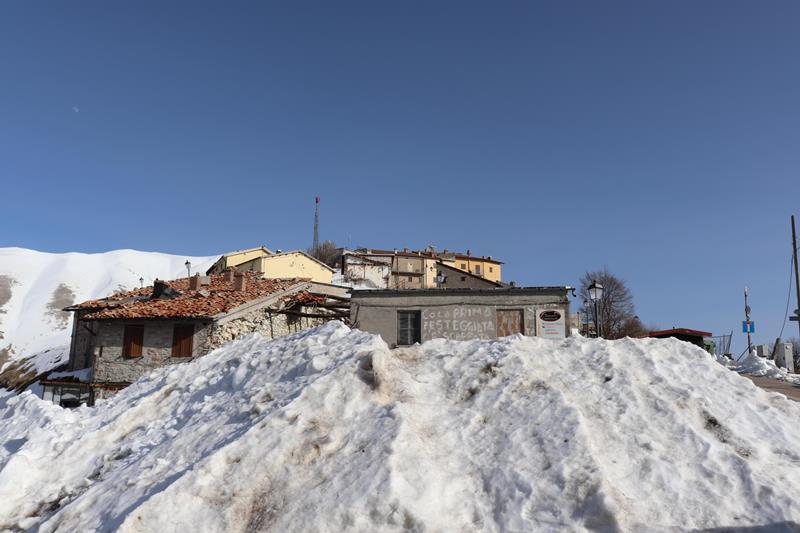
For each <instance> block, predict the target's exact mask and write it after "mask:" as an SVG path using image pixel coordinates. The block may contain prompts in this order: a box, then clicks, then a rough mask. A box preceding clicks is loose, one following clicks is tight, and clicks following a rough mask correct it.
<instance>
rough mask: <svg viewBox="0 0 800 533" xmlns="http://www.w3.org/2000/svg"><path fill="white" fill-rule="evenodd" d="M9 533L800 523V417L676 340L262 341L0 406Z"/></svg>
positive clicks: (4, 517)
mask: <svg viewBox="0 0 800 533" xmlns="http://www.w3.org/2000/svg"><path fill="white" fill-rule="evenodd" d="M0 394H2V395H1V396H0V419H1V420H2V423H0V530H4V529H7V530H12V531H13V530H28V529H30V530H35V531H39V532H48V531H64V532H74V531H81V532H86V531H122V532H153V531H158V532H167V531H181V532H183V531H204V532H205V531H220V532H223V531H224V532H239V531H241V532H244V531H275V532H294V531H323V532H339V531H363V532H372V531H459V532H461V531H584V530H596V531H684V530H691V529H693V528H712V527H733V528H740V527H745V526H751V525H759V526H766V529H765V530H769V531H782V530H786V531H789V530H793V529H792V528H793V527H794V525H796V524H795V523H800V505H797V503H796V501H797V498H798V496H799V495H800V424H798V420H800V404H797V403H794V402H792V401H790V400H788V399H786V398H785V397H784V396H781V395H778V394H774V393H768V392H765V391H763V390H761V389H758V388H756V387H755V386H754V385H753V384H752V383H751V382H750V381H749V380H748V379H746V378H743V377H741V376H739V375H738V374H736V373H735V372H731V371H729V370H727V369H726V368H725V367H723V366H722V365H719V364H718V363H716V362H715V361H714V360H713V359H712V358H711V357H710V356H709V355H708V354H707V353H706V352H704V351H702V350H701V349H699V348H696V347H694V346H692V345H690V344H687V343H683V342H680V341H677V340H672V339H667V340H659V339H648V340H622V341H603V340H592V339H583V338H571V339H566V340H563V341H552V340H544V339H536V338H526V337H521V336H516V337H508V338H505V339H501V340H498V341H472V342H457V341H445V340H439V341H431V342H428V343H425V344H424V345H423V346H421V347H419V346H417V347H411V348H408V349H402V350H396V351H390V350H389V349H388V348H387V346H386V345H385V344H384V343H383V341H382V340H381V339H380V338H379V337H376V336H373V335H370V334H367V333H364V332H360V331H357V330H352V331H351V330H350V329H348V328H347V327H346V326H344V325H343V324H341V323H335V322H332V323H328V324H326V325H324V326H320V327H319V328H316V329H313V330H308V331H306V332H302V333H299V334H296V335H293V336H291V337H285V338H282V339H277V340H275V341H266V340H265V339H263V338H262V337H259V336H258V335H255V334H253V335H250V336H248V337H244V338H242V339H239V340H236V341H233V342H232V343H230V344H228V345H226V346H223V347H222V348H220V349H218V350H216V351H215V352H212V353H211V354H209V355H207V356H205V357H202V358H199V359H197V360H195V361H193V362H191V363H187V364H181V365H176V366H171V367H165V368H162V369H158V370H156V371H155V372H153V373H152V374H150V375H149V376H146V377H144V378H142V379H141V380H139V381H138V382H136V383H135V384H133V385H132V386H130V387H129V388H127V389H125V390H123V391H122V392H121V393H119V394H118V395H116V396H115V397H113V398H111V399H109V400H107V401H105V402H102V403H100V404H99V405H98V406H97V407H94V408H89V407H81V408H79V409H76V410H65V409H62V408H60V407H57V406H56V405H53V404H51V403H48V402H44V401H42V400H40V399H38V398H37V397H36V396H34V395H32V394H31V393H29V392H25V393H23V394H21V395H12V394H10V393H5V392H4V393H0Z"/></svg>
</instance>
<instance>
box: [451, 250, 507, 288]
mask: <svg viewBox="0 0 800 533" xmlns="http://www.w3.org/2000/svg"><path fill="white" fill-rule="evenodd" d="M441 261H442V262H443V263H446V264H449V265H451V266H453V267H454V268H459V269H461V270H466V271H467V272H471V273H472V274H475V275H478V276H481V277H483V278H486V279H488V280H491V281H498V282H499V281H502V279H503V270H502V267H503V265H501V264H498V263H494V262H492V261H488V260H486V259H485V258H482V257H472V256H469V257H453V258H446V259H444V258H443V259H442V260H441Z"/></svg>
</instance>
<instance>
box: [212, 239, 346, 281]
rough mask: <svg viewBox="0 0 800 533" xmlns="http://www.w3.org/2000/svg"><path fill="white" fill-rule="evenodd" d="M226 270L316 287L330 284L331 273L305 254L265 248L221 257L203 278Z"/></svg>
mask: <svg viewBox="0 0 800 533" xmlns="http://www.w3.org/2000/svg"><path fill="white" fill-rule="evenodd" d="M227 268H235V269H236V270H238V271H239V272H262V273H263V274H264V277H265V278H270V279H279V278H308V279H311V280H312V281H317V282H319V283H331V282H332V281H333V272H334V270H333V269H332V268H331V267H329V266H328V265H326V264H325V263H323V262H322V261H319V260H317V259H315V258H313V257H311V256H310V255H308V254H307V253H305V252H301V251H300V250H294V251H291V252H280V251H279V252H278V253H273V252H272V251H270V250H269V249H267V248H266V247H263V246H261V247H259V248H250V249H249V250H240V251H236V252H231V253H229V254H225V255H223V256H222V257H220V258H219V259H218V260H217V262H216V263H214V264H213V265H212V266H211V268H209V269H208V271H207V272H206V274H214V275H216V274H221V273H222V272H224V271H225V269H227Z"/></svg>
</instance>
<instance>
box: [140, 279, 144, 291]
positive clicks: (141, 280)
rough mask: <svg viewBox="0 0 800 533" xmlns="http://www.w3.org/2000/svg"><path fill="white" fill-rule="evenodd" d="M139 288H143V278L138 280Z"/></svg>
mask: <svg viewBox="0 0 800 533" xmlns="http://www.w3.org/2000/svg"><path fill="white" fill-rule="evenodd" d="M139 288H144V278H143V277H140V278H139Z"/></svg>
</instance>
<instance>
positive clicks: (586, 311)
mask: <svg viewBox="0 0 800 533" xmlns="http://www.w3.org/2000/svg"><path fill="white" fill-rule="evenodd" d="M583 316H584V318H585V319H586V329H585V333H586V336H587V337H588V336H589V317H590V316H591V315H590V314H589V300H587V299H586V298H584V299H583Z"/></svg>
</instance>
